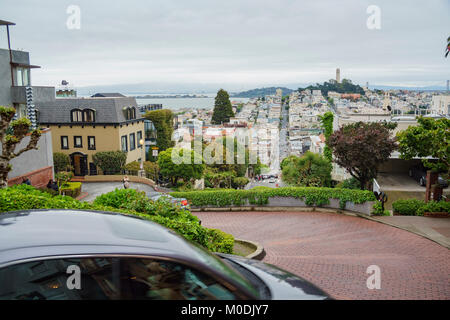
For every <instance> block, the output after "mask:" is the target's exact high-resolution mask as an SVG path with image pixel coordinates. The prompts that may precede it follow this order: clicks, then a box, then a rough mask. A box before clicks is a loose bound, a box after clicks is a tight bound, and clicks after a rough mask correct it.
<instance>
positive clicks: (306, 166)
mask: <svg viewBox="0 0 450 320" xmlns="http://www.w3.org/2000/svg"><path fill="white" fill-rule="evenodd" d="M281 169H282V178H283V181H284V182H286V183H288V184H289V185H293V186H299V187H329V186H330V185H331V169H332V167H331V163H330V162H329V161H328V160H327V159H326V158H325V157H323V156H321V155H320V154H317V153H313V152H310V151H307V152H306V153H305V154H304V155H303V156H302V157H297V156H289V157H287V158H285V159H283V161H282V162H281Z"/></svg>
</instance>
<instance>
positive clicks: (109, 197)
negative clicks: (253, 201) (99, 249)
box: [0, 185, 234, 253]
mask: <svg viewBox="0 0 450 320" xmlns="http://www.w3.org/2000/svg"><path fill="white" fill-rule="evenodd" d="M30 209H79V210H94V211H112V212H119V213H122V214H127V215H132V216H138V217H141V218H144V219H146V220H150V221H154V222H156V223H159V224H161V225H163V226H165V227H167V228H170V229H172V230H174V231H175V232H177V233H178V234H180V235H181V236H183V237H184V238H186V239H188V240H191V241H194V242H196V243H198V244H200V245H202V246H203V247H205V248H208V249H209V250H211V251H217V252H223V253H233V244H234V238H233V236H232V235H229V234H226V233H224V232H222V231H220V230H216V229H208V228H205V227H202V226H201V225H200V221H199V220H198V218H197V217H196V216H194V215H192V214H191V213H190V212H189V211H187V210H184V209H181V208H180V207H178V206H175V205H173V204H171V203H170V202H164V201H157V202H153V201H151V200H149V199H148V198H146V197H145V194H144V193H141V192H137V191H136V190H134V189H122V190H117V189H116V190H115V191H113V192H110V193H109V194H106V195H102V196H100V197H98V198H97V199H96V200H95V201H94V203H89V202H81V201H78V200H75V199H74V198H71V197H69V196H59V195H58V196H53V195H51V194H50V193H47V192H42V191H40V190H38V189H35V188H33V187H32V186H28V185H17V186H12V187H9V188H4V189H0V212H7V211H15V210H30ZM0 214H1V213H0Z"/></svg>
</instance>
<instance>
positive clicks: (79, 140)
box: [73, 136, 83, 148]
mask: <svg viewBox="0 0 450 320" xmlns="http://www.w3.org/2000/svg"><path fill="white" fill-rule="evenodd" d="M73 146H74V147H75V148H82V147H83V140H82V138H81V136H74V137H73Z"/></svg>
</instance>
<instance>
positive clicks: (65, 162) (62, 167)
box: [53, 152, 71, 173]
mask: <svg viewBox="0 0 450 320" xmlns="http://www.w3.org/2000/svg"><path fill="white" fill-rule="evenodd" d="M53 167H54V168H55V173H58V172H60V171H69V170H70V169H71V168H70V158H69V156H68V155H67V154H65V153H62V152H55V153H53Z"/></svg>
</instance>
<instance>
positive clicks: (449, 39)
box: [445, 37, 450, 58]
mask: <svg viewBox="0 0 450 320" xmlns="http://www.w3.org/2000/svg"><path fill="white" fill-rule="evenodd" d="M449 53H450V37H448V38H447V49H445V57H446V58H447V56H448V54H449Z"/></svg>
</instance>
